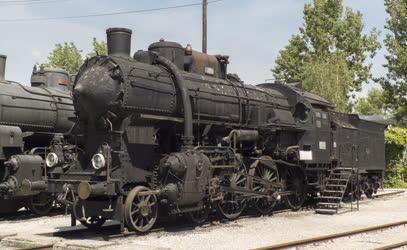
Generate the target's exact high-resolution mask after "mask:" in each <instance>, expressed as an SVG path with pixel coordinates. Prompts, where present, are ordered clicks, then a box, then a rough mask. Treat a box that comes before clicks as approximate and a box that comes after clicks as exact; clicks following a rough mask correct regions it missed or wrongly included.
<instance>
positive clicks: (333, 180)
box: [328, 179, 348, 182]
mask: <svg viewBox="0 0 407 250" xmlns="http://www.w3.org/2000/svg"><path fill="white" fill-rule="evenodd" d="M328 181H346V182H347V181H348V179H328Z"/></svg>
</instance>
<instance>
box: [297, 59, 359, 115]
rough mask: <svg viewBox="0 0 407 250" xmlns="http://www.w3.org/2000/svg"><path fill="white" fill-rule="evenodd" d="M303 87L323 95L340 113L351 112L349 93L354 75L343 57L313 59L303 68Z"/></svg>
mask: <svg viewBox="0 0 407 250" xmlns="http://www.w3.org/2000/svg"><path fill="white" fill-rule="evenodd" d="M303 69H304V72H303V73H302V75H301V77H302V79H304V80H303V82H302V83H303V87H304V88H305V89H307V90H308V91H310V92H313V93H317V94H321V93H323V94H322V96H324V97H325V98H326V99H327V100H328V101H330V102H331V103H334V104H335V105H336V109H337V110H338V111H342V112H346V111H350V108H349V105H348V102H347V92H348V90H349V85H350V84H351V82H352V73H351V72H350V71H349V69H348V67H347V64H346V61H345V60H344V59H343V57H342V56H341V55H337V54H333V55H330V56H327V57H325V58H319V57H312V59H311V60H310V61H309V62H307V63H305V64H304V66H303Z"/></svg>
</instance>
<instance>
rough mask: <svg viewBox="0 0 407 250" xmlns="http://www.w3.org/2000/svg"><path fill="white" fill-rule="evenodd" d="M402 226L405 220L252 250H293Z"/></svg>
mask: <svg viewBox="0 0 407 250" xmlns="http://www.w3.org/2000/svg"><path fill="white" fill-rule="evenodd" d="M403 225H407V220H403V221H398V222H394V223H389V224H383V225H379V226H373V227H366V228H361V229H356V230H350V231H345V232H340V233H334V234H327V235H323V236H317V237H313V238H308V239H303V240H296V241H290V242H285V243H280V244H275V245H271V246H266V247H261V248H256V249H254V250H275V249H287V248H295V247H300V246H306V245H310V244H314V243H319V242H325V241H329V240H335V239H339V238H343V237H348V236H355V235H358V234H362V233H369V232H374V231H379V230H385V229H389V228H393V227H398V226H403ZM406 245H407V241H404V242H399V243H395V244H391V245H387V246H383V247H381V248H378V249H394V248H397V247H402V246H406Z"/></svg>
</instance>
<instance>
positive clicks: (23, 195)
mask: <svg viewBox="0 0 407 250" xmlns="http://www.w3.org/2000/svg"><path fill="white" fill-rule="evenodd" d="M5 64H6V56H3V55H0V213H10V212H14V211H17V210H18V209H19V208H21V207H23V206H25V207H28V208H30V209H31V210H32V211H33V212H34V213H38V214H44V213H47V211H48V210H49V209H50V208H51V206H52V201H53V200H52V199H51V197H50V196H49V194H47V193H41V194H40V193H38V192H31V191H30V187H28V188H27V185H28V184H30V183H31V182H32V181H38V180H41V179H42V178H43V176H44V174H45V173H46V169H44V164H43V157H45V150H46V149H47V148H48V147H49V145H50V143H51V141H52V140H54V138H58V137H60V136H56V135H57V134H58V133H63V132H67V131H69V130H70V128H71V127H72V125H73V122H72V121H70V120H69V119H68V118H69V117H74V113H73V111H74V110H73V104H72V98H71V96H70V91H71V90H70V89H69V88H71V86H72V84H71V81H70V76H69V74H68V73H67V72H65V71H62V70H57V69H40V70H37V69H36V68H35V69H34V71H33V74H32V77H31V85H32V86H31V87H30V86H24V85H21V84H19V83H17V82H12V81H6V80H5V78H4V72H5Z"/></svg>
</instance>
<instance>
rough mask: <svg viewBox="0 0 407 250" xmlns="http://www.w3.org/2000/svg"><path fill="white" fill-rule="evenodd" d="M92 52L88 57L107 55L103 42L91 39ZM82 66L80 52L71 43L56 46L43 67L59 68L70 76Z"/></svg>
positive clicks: (105, 45)
mask: <svg viewBox="0 0 407 250" xmlns="http://www.w3.org/2000/svg"><path fill="white" fill-rule="evenodd" d="M92 46H93V49H92V52H90V53H88V57H93V56H96V55H107V44H106V42H104V41H98V40H97V39H96V38H93V42H92ZM82 64H83V56H82V50H80V49H78V48H77V47H76V45H75V44H74V43H73V42H70V43H67V42H65V43H63V44H60V43H58V44H56V45H55V48H54V50H53V51H52V52H51V53H50V54H49V56H48V63H46V64H43V65H44V66H45V67H52V68H61V69H64V70H66V71H68V72H69V73H71V74H75V73H77V72H78V70H79V68H80V67H81V65H82Z"/></svg>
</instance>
